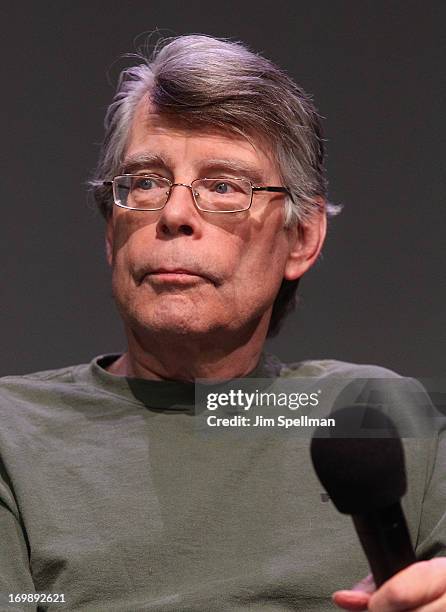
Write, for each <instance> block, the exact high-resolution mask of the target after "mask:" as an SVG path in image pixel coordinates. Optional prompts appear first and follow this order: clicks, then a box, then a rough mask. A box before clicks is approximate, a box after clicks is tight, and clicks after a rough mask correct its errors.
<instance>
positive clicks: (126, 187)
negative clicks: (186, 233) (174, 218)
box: [103, 174, 291, 213]
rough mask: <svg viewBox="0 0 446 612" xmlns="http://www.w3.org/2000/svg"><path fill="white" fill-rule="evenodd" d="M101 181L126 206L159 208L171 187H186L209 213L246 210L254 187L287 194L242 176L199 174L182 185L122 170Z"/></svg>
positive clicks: (282, 190) (120, 203) (198, 203)
mask: <svg viewBox="0 0 446 612" xmlns="http://www.w3.org/2000/svg"><path fill="white" fill-rule="evenodd" d="M103 184H104V185H105V186H107V187H113V198H114V201H115V204H116V205H117V206H120V207H121V208H127V209H129V210H147V211H149V210H161V209H162V208H164V206H165V205H166V204H167V201H168V199H169V197H170V194H171V192H172V189H173V187H187V188H188V189H190V190H191V193H192V197H193V199H194V203H195V206H196V207H197V208H198V209H199V210H201V211H203V212H210V213H235V212H242V211H244V210H248V209H249V208H250V207H251V204H252V194H253V193H254V192H255V191H272V192H277V193H286V194H288V195H289V196H290V197H291V193H290V191H289V190H288V189H287V187H271V186H268V187H257V186H255V185H253V184H252V183H251V181H250V180H248V179H245V178H228V177H226V178H203V179H196V180H195V181H192V183H191V184H190V185H186V184H185V183H172V182H171V181H169V179H167V178H164V177H160V176H155V175H151V174H122V175H120V176H115V178H114V179H113V180H112V181H104V182H103Z"/></svg>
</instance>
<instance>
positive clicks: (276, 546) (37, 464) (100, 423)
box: [0, 36, 446, 612]
mask: <svg viewBox="0 0 446 612" xmlns="http://www.w3.org/2000/svg"><path fill="white" fill-rule="evenodd" d="M105 127H106V135H105V140H104V145H103V148H102V152H101V158H100V161H99V165H98V168H97V172H96V176H95V178H94V180H93V181H92V183H93V186H94V192H95V197H96V200H97V202H98V204H99V207H100V209H101V211H102V212H103V214H104V216H105V218H106V220H107V232H106V247H107V258H108V261H109V263H110V265H111V267H112V271H113V293H114V297H115V299H116V303H117V306H118V309H119V312H120V314H121V317H122V320H123V323H124V326H125V331H126V335H127V339H128V349H127V351H126V352H125V353H124V354H122V355H106V356H102V357H98V358H95V359H94V360H93V361H92V362H91V363H90V364H87V365H80V366H73V367H68V368H64V369H62V370H53V371H49V372H40V373H36V374H32V375H29V376H24V377H8V378H5V379H3V384H2V390H1V402H0V406H1V410H2V432H1V434H0V450H1V453H2V455H1V457H2V464H1V480H0V501H1V504H0V533H1V541H2V548H1V550H0V580H1V590H2V593H3V600H2V606H3V607H2V609H22V608H25V605H26V606H36V605H39V606H40V607H39V609H47V606H52V605H54V606H56V605H57V606H59V607H60V608H61V609H68V610H88V611H92V610H116V611H118V610H119V611H126V610H129V611H130V610H132V611H133V610H163V611H173V610H175V611H177V610H189V611H192V610H194V611H199V610H200V611H201V610H203V611H204V610H206V611H207V610H224V611H230V610H248V609H249V610H268V611H272V610H290V609H297V610H305V611H306V612H310V611H311V610H329V609H332V604H331V602H330V596H331V593H332V592H333V591H334V590H335V589H337V588H343V587H345V586H346V585H348V584H349V583H350V584H351V583H352V582H353V581H354V580H356V579H358V578H359V577H360V576H361V574H364V573H366V568H367V565H366V562H365V560H364V558H363V555H362V553H361V551H360V550H359V545H358V544H357V542H356V538H355V536H354V533H353V531H352V527H351V522H350V521H349V520H348V519H346V518H345V517H342V516H341V515H338V514H337V513H336V512H335V511H334V509H333V507H332V505H331V504H330V503H327V502H326V500H324V499H322V498H321V489H320V486H319V484H318V483H317V480H316V477H315V476H314V473H313V471H312V469H311V466H310V462H309V457H308V439H307V440H303V441H302V440H296V439H294V438H293V437H288V438H285V437H281V436H272V435H270V434H269V433H262V434H261V435H259V436H251V437H241V438H239V439H237V437H235V438H234V437H231V436H229V437H228V436H225V435H222V436H216V437H213V436H211V435H210V436H208V437H206V436H204V437H203V436H200V435H199V428H198V429H197V427H196V421H197V419H199V417H200V415H199V413H198V412H196V411H194V410H193V409H191V406H192V407H193V402H194V385H193V383H194V381H196V380H197V379H206V380H209V381H212V383H213V384H214V383H215V382H216V381H217V382H221V381H228V380H232V379H243V380H249V379H254V380H257V379H259V380H264V379H270V378H278V379H281V378H291V379H293V378H296V379H297V378H301V377H307V378H308V379H310V380H312V381H314V382H315V384H316V385H320V386H322V384H324V385H325V387H324V389H327V388H328V387H330V385H332V384H333V381H334V380H339V379H341V380H343V379H345V380H346V381H349V380H351V379H354V378H360V379H368V378H370V379H373V378H387V379H392V380H393V379H395V375H393V374H392V373H389V372H387V371H385V370H383V369H380V368H372V367H369V366H362V367H360V366H354V365H352V364H343V363H340V362H334V361H319V362H305V363H302V364H291V365H288V366H286V365H284V364H281V363H280V362H279V360H277V359H276V358H274V357H272V356H270V355H267V354H265V353H263V352H262V349H263V344H264V341H265V338H266V336H267V335H268V334H272V333H274V332H275V331H276V330H277V329H278V327H279V324H280V321H281V319H282V318H283V316H284V315H285V314H286V312H287V311H288V309H289V308H290V306H291V305H292V303H293V300H294V294H295V291H296V287H297V282H298V280H299V278H300V277H301V276H302V275H303V274H304V273H305V272H306V271H307V270H308V269H309V268H310V267H311V265H312V264H313V263H314V262H315V260H316V259H317V257H318V255H319V253H320V250H321V247H322V244H323V241H324V236H325V230H326V215H327V212H328V213H332V212H335V207H333V206H331V205H329V204H328V203H327V198H326V182H325V178H324V167H323V144H322V139H321V132H320V126H319V118H318V116H317V113H316V111H315V109H314V107H313V105H312V103H311V101H310V99H309V98H308V97H307V96H306V95H305V94H304V92H303V91H302V90H301V89H300V88H299V87H297V86H296V85H295V84H294V83H293V82H292V81H291V79H290V78H289V77H287V76H286V75H285V74H284V73H283V72H282V71H280V70H279V69H278V68H277V67H276V66H274V65H273V64H272V63H270V62H269V61H267V60H266V59H264V58H262V57H260V56H258V55H255V54H253V53H251V52H250V51H248V50H247V49H246V48H245V47H244V46H243V45H241V44H236V43H231V42H227V41H223V40H218V39H214V38H211V37H207V36H184V37H178V38H175V39H173V40H171V41H168V42H167V44H164V46H158V48H157V49H156V50H155V52H154V54H153V56H152V57H151V58H150V59H148V60H147V61H143V63H141V65H139V66H135V67H133V68H130V69H128V70H127V71H126V72H124V73H123V75H122V77H121V80H120V84H119V88H118V92H117V94H116V97H115V99H114V101H113V103H112V105H111V106H110V108H109V110H108V113H107V116H106V122H105ZM405 394H406V395H405ZM409 397H410V393H409V392H407V390H405V391H404V390H403V392H402V393H401V395H398V393H396V398H395V401H400V400H401V401H403V400H407V398H409ZM406 450H407V464H408V473H409V476H410V478H411V486H410V488H409V493H410V495H409V496H408V498H407V500H406V511H407V513H408V522H409V527H410V530H411V534H412V537H413V539H414V541H415V542H416V544H417V552H418V554H419V555H420V558H425V559H426V558H429V557H433V556H440V555H443V554H444V552H445V522H444V521H445V518H444V514H445V511H444V508H443V507H442V505H441V503H442V500H443V501H444V483H443V488H442V487H441V479H442V469H441V461H443V462H444V461H445V459H444V457H445V455H444V454H441V453H436V450H437V443H436V441H433V440H427V441H424V442H423V443H421V442H420V443H418V441H415V442H414V443H413V444H408V445H407V449H406ZM341 547H342V549H341ZM364 585H365V586H364ZM364 585H363V586H361V587H360V588H359V587H358V588H359V590H358V589H357V590H354V591H342V592H339V593H337V594H336V596H335V599H336V602H337V603H338V604H339V605H341V606H343V607H344V608H345V609H365V607H366V606H367V604H368V605H369V609H371V610H380V611H384V610H402V609H404V610H409V609H410V610H425V611H426V612H427V611H432V612H433V611H434V610H440V609H445V608H446V563H445V560H444V559H442V558H437V559H432V560H430V561H424V562H421V563H417V564H414V565H413V566H411V567H410V568H408V569H407V570H405V571H403V572H402V573H401V574H400V575H398V576H396V577H394V578H393V579H391V580H390V581H388V582H387V583H385V584H384V585H383V587H382V588H380V589H379V590H377V591H376V592H375V593H374V594H372V595H371V594H370V593H368V592H367V591H370V590H371V587H370V582H368V583H364ZM40 594H43V595H44V597H41V595H40ZM24 595H25V597H28V599H25V600H24V599H23V596H24ZM39 597H40V599H39ZM21 601H27V602H34V603H26V604H22V603H20V602H21ZM48 601H50V603H49V604H48V603H47V602H48ZM36 602H38V603H36ZM51 602H55V603H51ZM25 609H26V608H25Z"/></svg>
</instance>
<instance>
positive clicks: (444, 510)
mask: <svg viewBox="0 0 446 612" xmlns="http://www.w3.org/2000/svg"><path fill="white" fill-rule="evenodd" d="M432 463H433V466H432V470H431V474H430V478H429V481H428V484H427V488H426V493H425V497H424V500H423V506H422V512H421V520H420V529H419V537H418V543H417V556H418V558H419V559H431V558H432V557H444V556H446V424H445V419H444V418H443V420H442V425H441V427H439V435H438V438H437V439H436V443H435V446H434V453H433V460H432Z"/></svg>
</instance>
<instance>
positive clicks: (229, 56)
mask: <svg viewBox="0 0 446 612" xmlns="http://www.w3.org/2000/svg"><path fill="white" fill-rule="evenodd" d="M133 57H136V58H137V60H138V62H139V63H138V64H137V65H135V66H132V67H130V68H127V69H125V70H123V71H122V72H121V75H120V78H119V82H118V87H117V92H116V95H115V97H114V99H113V102H112V103H111V105H110V106H109V108H108V110H107V113H106V116H105V121H104V127H105V138H104V141H103V144H102V148H101V152H100V157H99V162H98V165H97V168H96V171H95V174H94V176H93V179H92V180H91V181H89V183H90V186H91V187H92V190H93V194H94V198H95V200H96V203H97V205H98V207H99V209H100V211H101V212H102V214H103V215H104V217H105V218H106V219H108V218H109V216H110V215H111V212H112V208H113V197H112V193H111V190H110V188H109V187H104V186H103V181H104V180H105V179H111V178H113V176H115V175H116V174H119V172H120V167H121V165H122V161H123V158H124V154H125V149H126V145H127V141H128V137H129V134H130V127H131V124H132V120H133V116H134V113H135V110H136V107H137V105H138V103H139V102H140V101H141V99H142V98H144V96H147V95H148V100H150V103H151V104H152V105H153V106H154V108H155V109H156V112H157V113H159V114H160V115H162V116H164V117H166V118H172V119H174V120H175V121H179V122H181V123H183V124H184V125H186V126H188V127H189V128H192V129H203V128H213V129H223V130H225V131H226V132H228V131H229V132H232V133H234V134H236V135H239V136H240V135H242V136H243V137H245V138H247V139H248V140H250V141H252V138H254V139H255V138H259V137H260V138H262V139H263V140H265V141H266V142H267V143H268V146H269V147H270V149H271V150H272V151H273V154H274V155H275V158H276V160H277V166H278V169H279V172H280V174H281V177H282V180H283V184H284V185H286V186H287V187H288V189H289V190H290V193H291V195H292V198H287V199H286V204H285V225H286V226H290V225H292V224H294V223H302V222H304V221H305V220H306V219H308V217H309V216H311V215H312V214H314V213H315V211H316V210H319V206H318V204H317V202H316V198H317V197H322V198H323V199H324V200H325V201H326V199H327V180H326V175H325V169H324V141H323V138H322V129H321V122H320V117H319V115H318V113H317V110H316V108H315V107H314V105H313V103H312V100H311V98H310V96H308V94H306V93H305V92H304V90H303V89H302V88H301V87H299V86H298V85H297V84H296V83H295V82H294V81H293V80H292V79H291V78H290V77H289V76H288V75H287V74H286V73H285V72H284V71H282V70H281V69H280V68H279V67H277V66H276V65H275V64H273V63H272V62H271V61H270V60H268V59H266V58H264V57H262V56H261V55H259V54H256V53H253V52H252V51H250V50H249V49H248V48H247V47H246V46H245V45H243V44H242V43H240V42H233V41H229V40H227V39H219V38H214V37H211V36H206V35H188V36H178V37H174V38H167V39H160V40H159V41H158V43H157V44H156V45H155V47H154V48H153V50H152V51H149V49H144V50H142V51H139V52H138V53H137V54H134V55H133ZM326 211H327V213H328V214H329V215H333V214H336V213H337V212H338V206H336V205H333V204H331V203H327V204H326ZM297 284H298V281H286V280H284V281H283V282H282V286H281V288H280V291H279V293H278V295H277V297H276V300H275V303H274V307H273V314H272V317H271V322H270V327H269V331H268V335H270V336H271V335H274V334H275V333H277V331H278V329H279V323H280V322H281V320H282V319H283V317H284V316H285V315H286V314H287V312H288V311H289V310H291V309H292V307H293V306H294V304H295V300H296V297H295V294H296V288H297Z"/></svg>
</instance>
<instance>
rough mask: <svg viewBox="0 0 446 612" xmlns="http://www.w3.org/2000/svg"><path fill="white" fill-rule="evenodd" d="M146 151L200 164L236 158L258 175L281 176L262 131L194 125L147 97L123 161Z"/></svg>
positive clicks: (238, 163)
mask: <svg viewBox="0 0 446 612" xmlns="http://www.w3.org/2000/svg"><path fill="white" fill-rule="evenodd" d="M145 154H147V157H150V156H158V157H162V158H163V159H166V160H167V161H168V162H171V163H172V164H173V163H175V164H176V162H177V161H181V162H184V161H185V160H187V161H188V162H189V163H190V164H195V165H197V167H198V166H199V165H200V163H201V162H203V163H205V162H207V161H218V160H223V161H224V162H231V161H233V162H234V168H237V167H238V166H240V167H241V168H244V167H246V168H247V169H250V170H252V171H253V174H254V175H255V174H256V171H257V178H258V179H260V178H261V179H262V180H271V179H272V178H276V180H279V177H280V170H279V168H278V164H277V162H276V157H275V154H274V152H273V150H272V148H271V146H269V144H268V143H267V141H266V139H265V138H264V137H262V136H260V135H259V134H252V133H247V134H246V135H242V134H238V133H234V131H232V128H231V127H230V126H228V128H225V129H222V128H215V127H213V126H211V125H201V124H199V125H193V124H192V125H191V124H190V123H186V122H185V121H184V120H182V119H181V118H177V117H175V116H173V115H172V116H166V115H161V114H159V113H158V112H156V110H155V109H154V108H153V106H151V105H150V103H149V102H148V100H147V98H143V99H142V100H141V101H140V102H139V103H138V105H137V107H136V110H135V114H134V116H133V120H132V123H131V127H130V131H129V137H128V140H127V144H126V148H125V152H124V159H123V164H124V165H125V164H126V162H129V161H130V162H132V161H133V160H136V162H137V161H138V160H139V159H141V160H144V156H145ZM130 165H131V164H127V166H128V167H130ZM215 165H217V164H215ZM223 165H224V164H223ZM227 165H228V166H229V165H230V164H227Z"/></svg>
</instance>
